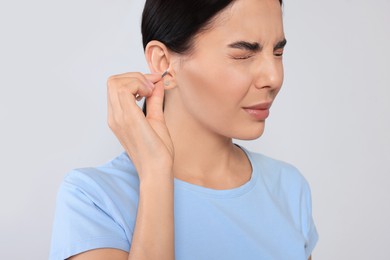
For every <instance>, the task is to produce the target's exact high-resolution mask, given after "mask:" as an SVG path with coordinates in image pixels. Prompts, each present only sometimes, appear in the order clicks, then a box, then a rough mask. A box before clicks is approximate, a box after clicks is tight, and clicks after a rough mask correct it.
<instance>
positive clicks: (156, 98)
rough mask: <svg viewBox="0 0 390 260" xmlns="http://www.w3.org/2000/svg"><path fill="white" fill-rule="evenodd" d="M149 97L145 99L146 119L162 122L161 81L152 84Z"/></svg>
mask: <svg viewBox="0 0 390 260" xmlns="http://www.w3.org/2000/svg"><path fill="white" fill-rule="evenodd" d="M154 86H155V88H154V90H153V93H152V95H151V96H149V97H147V98H146V101H145V102H146V118H149V119H156V120H160V121H164V113H163V103H164V85H163V83H162V81H159V82H156V83H154Z"/></svg>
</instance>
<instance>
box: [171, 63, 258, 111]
mask: <svg viewBox="0 0 390 260" xmlns="http://www.w3.org/2000/svg"><path fill="white" fill-rule="evenodd" d="M181 75H182V77H181V78H179V79H178V84H179V86H180V85H183V89H181V92H182V97H183V99H185V102H189V103H188V104H192V105H194V106H195V105H196V106H197V107H199V109H201V110H204V109H207V111H208V113H217V112H218V113H223V112H224V111H227V110H229V111H231V110H235V109H237V108H238V107H239V106H240V105H242V104H241V101H242V99H243V98H244V97H245V96H246V94H247V92H248V90H249V87H250V85H251V77H250V75H248V73H247V72H245V70H243V71H239V70H237V69H236V68H233V67H232V66H229V65H228V64H222V63H218V62H210V59H207V62H203V63H202V62H191V63H189V64H186V66H185V67H184V68H183V71H181Z"/></svg>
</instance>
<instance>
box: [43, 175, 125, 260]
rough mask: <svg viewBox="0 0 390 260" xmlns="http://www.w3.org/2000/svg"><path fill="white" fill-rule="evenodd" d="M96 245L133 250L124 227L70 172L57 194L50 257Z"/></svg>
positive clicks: (54, 259)
mask: <svg viewBox="0 0 390 260" xmlns="http://www.w3.org/2000/svg"><path fill="white" fill-rule="evenodd" d="M97 248H116V249H120V250H124V251H127V252H128V251H129V250H130V243H129V241H128V239H127V238H126V235H125V232H124V230H123V228H122V227H121V226H120V225H119V224H118V223H117V222H116V221H115V220H114V219H113V218H112V217H111V216H110V215H109V214H107V212H105V211H104V210H103V209H102V208H100V207H99V206H98V205H97V204H96V203H94V201H93V196H90V194H88V192H87V191H86V190H85V189H84V188H83V187H82V185H79V183H78V181H77V178H74V175H70V174H68V175H67V176H66V177H65V179H64V181H63V182H62V184H61V186H60V189H59V191H58V194H57V204H56V211H55V218H54V223H53V230H52V241H51V250H50V257H49V259H50V260H63V259H67V258H68V257H70V256H73V255H76V254H79V253H81V252H85V251H88V250H92V249H97Z"/></svg>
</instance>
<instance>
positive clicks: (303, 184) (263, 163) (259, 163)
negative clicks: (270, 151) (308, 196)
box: [248, 151, 308, 191]
mask: <svg viewBox="0 0 390 260" xmlns="http://www.w3.org/2000/svg"><path fill="white" fill-rule="evenodd" d="M248 152H249V155H250V156H251V157H252V160H253V161H254V163H255V164H256V168H257V170H258V173H259V174H260V175H261V177H262V178H263V180H264V182H265V184H267V186H269V188H274V189H276V188H283V189H284V190H286V191H294V190H295V191H297V189H298V190H301V189H304V188H308V182H307V180H306V178H305V177H304V176H303V175H302V173H301V172H300V171H299V170H298V168H297V167H295V166H294V165H292V164H290V163H288V162H284V161H281V160H277V159H274V158H271V157H269V156H266V155H263V154H261V153H257V152H252V151H248Z"/></svg>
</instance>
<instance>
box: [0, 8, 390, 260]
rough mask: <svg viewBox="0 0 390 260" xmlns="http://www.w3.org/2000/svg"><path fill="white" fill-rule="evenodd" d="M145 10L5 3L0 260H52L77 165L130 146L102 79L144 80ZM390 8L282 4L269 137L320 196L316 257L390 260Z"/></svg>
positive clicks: (268, 149) (269, 144) (0, 51)
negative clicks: (109, 107)
mask: <svg viewBox="0 0 390 260" xmlns="http://www.w3.org/2000/svg"><path fill="white" fill-rule="evenodd" d="M142 5H143V1H125V0H116V1H107V0H105V1H103V0H94V1H92V0H85V1H75V0H69V1H44V0H38V1H26V0H24V1H2V2H1V3H0V32H1V34H0V38H1V41H0V69H1V70H0V86H1V92H0V122H1V128H0V129H1V134H0V160H1V164H0V166H1V183H0V205H1V215H0V217H1V219H0V225H1V226H0V259H17V260H18V259H47V257H48V252H49V246H50V236H51V225H52V221H53V215H54V206H55V196H56V192H57V190H58V187H59V184H60V182H61V180H62V178H63V176H64V175H65V174H66V173H67V172H68V171H69V170H71V169H73V168H79V167H86V166H96V165H99V164H102V163H105V162H106V161H108V160H110V159H111V158H113V157H115V156H116V155H118V154H119V153H120V152H121V151H122V149H121V146H120V144H119V142H118V141H117V140H116V138H115V136H114V135H113V134H112V133H111V131H110V129H109V128H108V126H107V123H106V79H107V78H108V76H110V75H112V74H119V73H123V72H127V71H143V72H146V71H147V69H146V64H145V61H144V58H143V52H142V48H141V36H140V30H139V25H140V15H141V10H142ZM389 11H390V1H388V0H376V1H363V0H355V1H352V0H329V1H312V0H294V1H289V0H287V1H286V3H285V7H284V19H285V33H286V37H287V39H288V44H287V47H286V52H285V58H284V61H285V76H286V77H285V83H284V87H283V88H284V89H282V92H281V93H280V95H279V97H278V99H277V101H276V102H275V104H274V107H273V109H272V113H271V117H270V119H269V120H268V122H267V126H266V132H265V134H264V136H263V137H262V138H260V139H259V140H256V141H251V142H239V143H241V144H242V145H244V146H246V147H248V148H249V149H252V150H254V151H258V152H262V153H265V154H267V155H270V156H272V157H275V158H278V159H281V160H284V161H287V162H290V163H292V164H294V165H295V166H297V167H298V168H299V169H300V170H301V171H302V173H303V174H304V175H305V176H306V178H307V180H308V181H309V183H310V185H311V189H312V196H313V210H314V212H313V215H314V218H315V222H316V225H317V229H318V231H319V234H320V240H319V243H318V245H317V247H316V248H315V251H314V253H313V259H315V260H317V259H318V260H329V259H354V260H360V259H361V260H363V259H388V257H389V256H388V255H389V249H388V247H389V241H390V224H389V220H390V202H389V199H390V188H389V187H390V176H389V174H390V166H389V161H390V134H389V133H390V116H389V112H390V102H389V99H390V84H389V82H390V73H389V64H388V62H389V59H390V49H389V46H390V27H389V24H390V16H389Z"/></svg>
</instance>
